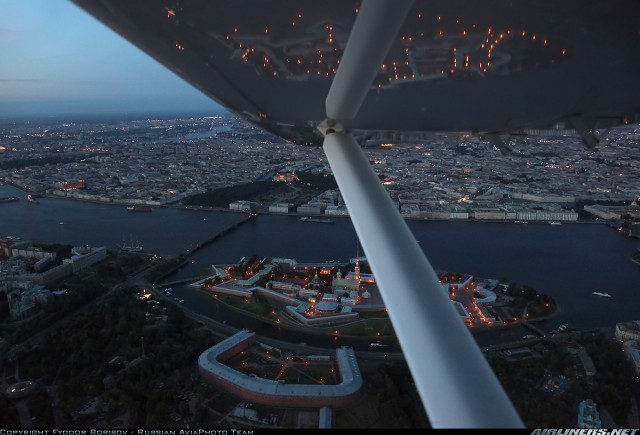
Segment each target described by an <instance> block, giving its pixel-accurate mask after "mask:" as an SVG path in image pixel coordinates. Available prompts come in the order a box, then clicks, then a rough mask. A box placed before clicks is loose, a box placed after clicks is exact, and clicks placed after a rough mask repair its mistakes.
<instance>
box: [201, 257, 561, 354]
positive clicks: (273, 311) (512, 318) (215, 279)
mask: <svg viewBox="0 0 640 435" xmlns="http://www.w3.org/2000/svg"><path fill="white" fill-rule="evenodd" d="M211 272H212V273H211V274H210V275H208V276H206V277H204V278H200V279H198V280H196V281H193V282H191V283H190V284H189V285H190V287H192V288H197V289H200V290H202V291H204V292H207V293H208V294H210V295H211V296H212V297H213V298H215V299H216V300H217V301H218V302H220V303H223V304H225V305H227V306H229V307H231V308H233V309H235V310H238V311H241V312H242V313H243V314H245V315H249V316H253V317H255V318H259V319H261V320H263V321H265V322H267V323H271V324H274V325H278V326H281V327H286V328H292V329H297V330H304V331H305V332H311V333H319V334H330V335H343V336H344V335H346V336H355V337H363V336H366V337H371V338H373V339H374V340H375V341H373V342H372V346H374V345H375V346H379V345H383V344H384V343H385V340H391V339H395V333H394V331H393V327H392V325H391V322H390V320H389V317H388V315H387V311H386V308H385V305H384V302H383V300H382V296H381V294H380V291H379V289H378V287H377V285H376V280H375V277H374V275H373V273H372V272H371V270H370V268H369V265H368V262H367V259H366V257H355V258H352V259H350V260H348V261H346V262H343V263H341V262H338V261H335V260H332V261H325V262H318V263H299V262H298V261H297V260H295V259H292V258H263V259H260V258H257V257H256V256H251V257H244V258H242V259H241V260H240V261H239V262H238V263H235V264H219V265H214V266H212V267H211ZM436 272H437V275H438V277H439V280H440V284H441V288H442V291H443V292H444V293H446V294H447V295H448V296H449V298H450V300H451V304H452V306H453V307H454V309H455V310H456V312H457V313H458V314H459V316H460V319H461V320H462V321H463V322H464V323H465V324H466V325H467V326H468V327H469V328H470V329H472V330H479V329H487V328H498V327H506V326H510V325H513V324H525V326H529V327H530V329H532V331H533V332H534V333H536V335H544V333H543V332H541V331H539V330H537V328H535V326H532V325H531V323H532V322H535V321H537V320H542V319H546V318H548V317H550V316H552V315H554V314H555V313H556V312H557V309H558V307H557V304H556V302H555V301H554V299H553V298H551V297H550V296H548V295H546V294H543V293H539V292H537V291H536V290H534V289H532V288H530V287H528V286H524V285H519V284H515V283H508V282H504V280H499V279H488V278H478V277H475V276H473V275H469V274H462V273H452V272H447V271H436ZM425 296H426V295H425Z"/></svg>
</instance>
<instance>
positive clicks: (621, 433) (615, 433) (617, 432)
mask: <svg viewBox="0 0 640 435" xmlns="http://www.w3.org/2000/svg"><path fill="white" fill-rule="evenodd" d="M638 431H640V429H534V430H533V431H532V432H531V435H636V432H638ZM637 435H640V433H638V434H637Z"/></svg>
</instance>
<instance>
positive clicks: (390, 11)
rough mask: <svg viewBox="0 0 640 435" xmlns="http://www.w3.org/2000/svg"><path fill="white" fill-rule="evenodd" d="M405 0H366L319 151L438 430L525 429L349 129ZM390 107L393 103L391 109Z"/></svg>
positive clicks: (408, 0)
mask: <svg viewBox="0 0 640 435" xmlns="http://www.w3.org/2000/svg"><path fill="white" fill-rule="evenodd" d="M411 4H412V1H411V0H364V1H363V3H362V7H361V8H360V11H359V13H358V16H357V19H356V22H355V24H354V26H353V29H352V31H351V35H350V37H349V41H348V43H347V46H346V48H345V51H344V54H343V57H342V59H341V61H340V67H339V68H338V71H337V73H336V76H335V78H334V80H333V83H332V85H331V89H330V91H329V94H328V96H327V100H326V111H327V120H326V121H325V122H323V124H322V125H321V126H320V127H319V129H320V130H321V131H322V132H323V134H324V135H325V139H324V144H323V149H324V152H325V154H326V156H327V159H328V161H329V165H330V166H331V169H332V171H333V174H334V176H335V178H336V181H337V183H338V187H339V188H340V192H341V194H342V197H343V198H344V201H345V204H346V206H347V209H348V210H349V214H350V216H351V220H352V222H353V225H354V227H355V230H356V233H357V235H358V238H359V239H360V242H361V243H362V247H363V249H364V252H365V255H366V256H367V260H368V261H369V264H370V266H371V269H372V271H373V273H374V275H375V277H376V281H377V284H378V287H379V289H380V292H381V294H382V298H383V300H384V303H385V306H386V308H387V311H388V314H389V317H390V318H391V322H392V323H393V327H394V330H395V332H396V334H397V336H398V339H399V341H400V344H401V346H402V351H403V353H404V355H405V358H406V360H407V364H408V366H409V369H410V370H411V374H412V376H413V379H414V381H415V383H416V385H417V388H418V392H419V394H420V397H421V399H422V402H423V405H424V407H425V409H426V412H427V414H428V416H429V420H430V422H431V424H432V426H433V427H434V428H491V427H493V428H498V427H502V428H522V427H524V426H523V424H522V422H521V420H520V417H519V416H518V414H517V413H516V411H515V409H514V407H513V405H512V403H511V401H510V400H509V398H508V397H507V395H506V394H505V392H504V390H503V389H502V386H501V385H500V383H499V382H498V380H497V378H496V377H495V374H494V373H493V371H492V369H491V367H490V366H489V364H488V363H487V361H486V359H485V358H484V356H483V355H482V352H481V351H480V349H479V348H478V345H477V344H476V342H475V340H474V338H473V337H472V335H471V333H470V332H469V331H468V329H467V327H466V326H465V325H464V323H463V322H462V320H461V319H460V317H459V316H458V314H457V312H456V311H455V309H454V307H453V305H452V303H451V300H450V299H449V295H448V294H446V293H445V292H444V291H443V289H442V286H441V285H440V282H439V280H438V277H437V275H436V273H435V272H434V270H433V268H432V267H431V265H430V263H429V261H428V260H427V258H426V256H425V255H424V253H423V252H422V250H421V248H420V247H419V246H418V244H417V242H416V240H415V237H414V236H413V234H412V233H411V230H410V229H409V227H408V226H407V224H406V222H405V221H404V219H403V218H402V216H401V215H400V213H399V211H398V209H397V208H396V206H395V205H394V204H393V201H392V200H391V198H390V197H389V195H388V193H387V192H386V190H385V188H384V186H382V184H381V183H380V180H379V179H378V177H377V175H376V174H375V172H374V171H373V169H372V167H371V165H370V164H369V162H368V159H367V158H366V156H365V154H364V153H363V151H362V149H361V148H360V146H359V145H358V143H357V142H356V140H355V139H354V138H353V136H352V135H351V134H350V133H349V132H348V130H347V128H348V123H349V122H350V121H351V120H352V119H354V118H355V117H356V115H357V113H358V110H359V109H360V106H361V104H362V103H363V101H364V100H365V98H366V96H367V93H368V91H369V88H370V87H371V85H372V82H373V80H374V78H375V76H376V74H377V71H378V67H379V65H380V64H381V63H382V62H383V61H384V58H385V56H386V55H387V52H388V51H389V48H390V47H391V45H392V44H393V41H394V40H395V38H396V37H397V34H398V31H399V29H400V27H401V26H402V24H403V22H404V20H405V18H406V15H407V13H408V11H409V9H410V8H411ZM390 110H391V109H390Z"/></svg>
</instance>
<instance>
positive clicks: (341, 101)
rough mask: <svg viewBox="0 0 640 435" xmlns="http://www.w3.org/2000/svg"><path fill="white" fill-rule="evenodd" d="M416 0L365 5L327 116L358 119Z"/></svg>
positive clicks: (332, 91)
mask: <svg viewBox="0 0 640 435" xmlns="http://www.w3.org/2000/svg"><path fill="white" fill-rule="evenodd" d="M412 3H413V0H393V1H385V0H376V1H365V2H363V3H362V6H361V7H360V10H359V12H358V16H357V18H356V22H355V23H354V25H353V28H352V29H351V34H350V35H349V41H348V43H347V46H346V47H345V49H344V53H343V54H342V59H340V66H339V68H338V71H337V72H336V75H335V77H334V78H333V83H332V84H331V89H330V90H329V94H328V95H327V99H326V102H325V105H326V109H327V117H328V118H330V119H335V120H340V121H342V122H343V123H345V122H346V121H348V120H351V119H353V118H355V116H356V114H357V113H358V110H359V109H360V106H361V105H362V102H363V101H364V99H365V97H366V96H367V92H368V91H369V88H370V87H371V84H372V83H373V79H374V78H375V76H376V74H377V72H378V69H379V68H380V65H381V64H382V62H383V61H384V58H385V56H386V55H387V53H388V52H389V48H391V45H392V44H393V41H394V40H395V39H396V37H397V36H398V32H399V31H400V28H401V27H402V24H403V23H404V20H405V18H406V16H407V13H408V12H409V9H410V8H411V5H412Z"/></svg>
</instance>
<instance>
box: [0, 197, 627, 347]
mask: <svg viewBox="0 0 640 435" xmlns="http://www.w3.org/2000/svg"><path fill="white" fill-rule="evenodd" d="M4 196H19V197H20V198H21V200H20V201H18V202H11V203H0V236H7V235H11V236H17V237H22V238H24V239H30V240H34V241H38V242H45V243H54V242H58V243H66V244H74V245H82V244H89V245H95V246H107V247H109V248H112V249H116V248H117V246H118V245H119V244H122V243H123V241H124V242H125V243H129V242H130V241H131V240H135V241H138V242H140V243H142V244H143V245H144V249H145V251H146V252H153V253H158V254H160V255H175V254H177V253H179V252H182V251H184V250H185V249H188V248H189V247H191V246H194V245H195V244H198V243H199V242H201V241H203V240H205V239H207V238H209V237H210V236H211V235H213V234H215V233H216V232H217V231H219V230H220V229H222V228H224V227H226V226H228V225H229V224H231V223H233V222H237V221H239V220H242V219H244V218H245V215H244V214H238V213H231V212H220V211H204V210H185V209H171V208H156V209H154V211H153V212H151V213H137V212H131V211H127V210H126V208H125V206H123V205H106V204H94V203H89V202H79V201H75V200H68V199H63V198H40V199H39V201H40V204H38V205H36V204H29V203H27V202H26V195H25V194H24V192H21V191H20V190H18V189H15V188H13V187H10V186H7V185H0V197H4ZM334 220H335V223H334V224H323V223H308V222H301V221H300V220H299V219H298V218H297V217H295V216H279V215H261V216H259V217H258V218H257V219H255V220H252V221H250V222H248V223H246V224H244V225H241V226H240V227H238V229H236V230H234V231H232V232H230V233H229V234H227V235H226V236H224V237H222V238H220V239H218V240H217V241H215V242H213V243H211V244H209V245H207V246H205V247H204V248H203V249H201V250H199V251H197V252H195V253H194V254H192V255H191V256H190V258H189V264H188V265H187V266H186V267H185V268H183V269H181V270H180V271H179V272H178V273H177V274H175V275H174V276H173V277H172V278H181V277H189V276H192V275H194V274H196V273H198V272H201V271H202V270H204V269H206V268H208V267H210V266H211V265H212V264H226V263H236V262H237V261H238V260H239V259H240V258H242V257H245V256H250V255H253V254H255V255H257V256H258V257H261V258H262V257H287V258H295V259H296V260H298V261H299V262H322V261H327V260H338V261H340V262H346V261H347V260H348V259H349V258H352V257H355V256H356V252H357V251H356V246H357V236H356V233H355V230H354V228H353V226H352V224H351V221H350V220H349V219H348V218H336V219H334ZM408 224H409V227H410V228H411V230H412V231H413V233H414V235H415V237H416V240H418V241H419V242H420V246H421V247H422V249H423V250H424V252H425V254H426V255H427V258H429V260H430V261H431V264H432V266H433V267H434V268H436V269H442V270H448V271H451V272H460V273H468V274H473V275H475V276H477V277H481V278H496V279H500V278H503V277H506V278H508V280H509V281H510V282H516V283H520V284H525V285H528V286H530V287H533V288H535V289H536V290H538V291H539V292H542V293H547V294H549V295H551V296H553V297H554V298H555V299H556V301H557V302H558V303H559V305H560V310H561V311H560V313H559V315H557V316H555V317H554V318H552V319H550V320H548V321H546V322H545V323H544V324H543V325H542V327H543V329H552V328H554V327H557V326H559V325H560V324H562V323H568V324H570V325H573V326H575V327H577V328H580V329H591V328H598V327H613V326H614V325H615V323H616V322H622V321H628V320H635V319H640V303H638V300H639V299H638V295H639V294H640V293H639V292H640V284H639V283H640V267H638V266H636V265H635V264H633V263H632V262H631V261H630V259H629V257H630V255H631V254H632V253H633V252H634V251H635V250H636V248H637V247H638V246H640V241H639V240H638V239H631V238H626V237H623V236H621V235H619V234H618V233H617V232H615V231H614V230H613V229H611V228H609V227H608V226H606V225H603V224H595V223H594V224H563V225H549V224H546V223H545V224H542V223H541V224H534V223H529V224H513V223H489V222H486V223H485V222H445V221H417V220H413V221H408ZM360 254H361V255H362V252H360ZM176 291H177V292H179V294H180V295H181V297H182V298H184V299H185V305H188V306H189V307H190V308H194V309H196V310H198V311H200V312H202V313H203V314H209V315H212V316H215V317H216V318H218V319H222V318H224V319H225V321H228V322H229V323H230V324H233V325H234V326H236V325H237V326H238V327H251V328H256V329H259V330H258V331H257V332H258V333H260V332H262V333H264V334H270V335H275V336H277V337H279V338H289V337H291V336H290V333H289V332H282V331H277V330H276V329H274V328H273V327H271V326H267V325H262V324H257V323H259V322H253V321H249V320H247V319H245V318H243V317H241V316H238V315H237V314H235V313H229V312H228V311H227V310H224V309H222V308H220V307H217V306H216V305H215V304H213V303H212V302H211V301H210V300H209V298H208V297H207V296H205V295H202V294H201V293H197V292H195V291H193V290H191V289H188V288H187V287H184V286H182V287H179V288H176ZM594 291H597V292H604V293H609V294H611V295H612V297H611V298H603V297H599V296H595V295H593V294H592V292H594ZM260 328H262V329H260ZM526 333H528V332H526V331H523V330H522V328H520V327H518V328H508V329H506V330H503V331H500V332H484V333H480V334H476V338H477V339H478V341H479V342H480V343H482V344H484V343H492V342H495V341H496V340H499V341H503V340H506V339H518V338H520V337H521V336H522V335H523V334H526ZM283 334H284V335H283ZM295 340H299V341H309V340H305V339H304V336H303V334H300V335H299V336H298V335H297V334H296V335H295V337H291V341H295ZM323 340H330V339H323Z"/></svg>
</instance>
